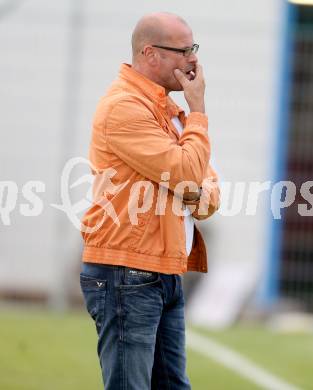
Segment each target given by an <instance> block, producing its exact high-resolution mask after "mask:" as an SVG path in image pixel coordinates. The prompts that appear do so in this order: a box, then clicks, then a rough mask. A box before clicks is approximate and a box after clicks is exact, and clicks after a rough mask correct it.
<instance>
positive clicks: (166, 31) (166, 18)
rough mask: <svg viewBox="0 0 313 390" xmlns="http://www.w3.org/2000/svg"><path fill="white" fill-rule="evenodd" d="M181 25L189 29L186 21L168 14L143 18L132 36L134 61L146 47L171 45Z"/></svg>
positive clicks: (154, 14)
mask: <svg viewBox="0 0 313 390" xmlns="http://www.w3.org/2000/svg"><path fill="white" fill-rule="evenodd" d="M181 25H183V26H184V27H185V28H188V29H189V27H188V24H187V22H186V21H185V20H184V19H182V18H181V17H180V16H178V15H175V14H171V13H167V12H158V13H153V14H148V15H145V16H143V17H142V18H141V19H140V20H139V22H138V23H137V25H136V27H135V29H134V31H133V34H132V50H133V59H134V60H135V59H136V57H137V56H138V55H139V54H140V53H141V51H142V49H143V47H144V46H145V45H151V44H159V45H162V44H165V43H169V42H170V41H171V37H172V35H173V32H174V31H175V30H176V28H177V26H181Z"/></svg>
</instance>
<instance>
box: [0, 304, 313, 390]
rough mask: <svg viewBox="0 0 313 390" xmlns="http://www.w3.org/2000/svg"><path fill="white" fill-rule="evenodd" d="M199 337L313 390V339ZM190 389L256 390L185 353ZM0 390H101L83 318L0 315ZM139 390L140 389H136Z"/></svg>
mask: <svg viewBox="0 0 313 390" xmlns="http://www.w3.org/2000/svg"><path fill="white" fill-rule="evenodd" d="M197 331H198V332H200V333H202V334H203V335H206V336H209V337H211V338H213V339H214V340H216V341H219V342H221V343H223V344H224V345H226V346H229V347H231V348H233V349H235V350H236V351H239V352H241V353H242V354H244V355H245V356H247V357H249V358H250V359H251V360H253V361H254V362H255V363H257V364H258V365H261V366H262V367H264V368H265V369H267V370H269V371H271V372H272V373H274V374H276V375H279V376H280V377H282V378H283V379H285V380H288V381H290V382H291V383H293V384H296V385H298V386H300V387H302V389H305V390H309V389H313V337H312V336H310V335H277V334H272V333H270V332H268V331H266V330H264V329H262V328H246V327H236V328H233V329H230V330H226V331H223V332H213V333H212V332H206V331H204V330H201V329H197ZM188 373H189V377H190V380H191V383H192V385H193V389H195V390H207V389H212V390H257V389H258V387H257V386H255V385H254V384H252V383H251V382H249V381H247V380H245V379H243V378H241V377H239V376H237V375H236V374H235V373H233V372H232V371H230V370H228V369H225V368H224V367H223V366H221V365H219V364H217V363H215V362H213V361H211V360H210V359H208V358H205V357H203V356H202V355H200V354H198V353H197V352H195V351H191V350H188ZM0 389H1V390H52V389H53V390H72V389H73V390H74V389H75V390H86V389H88V390H94V389H102V382H101V373H100V369H99V365H98V360H97V355H96V334H95V329H94V326H93V324H92V322H91V320H90V319H89V317H88V316H87V314H85V313H84V312H83V313H68V314H65V315H58V314H55V313H51V312H44V311H34V310H28V311H25V310H19V311H17V310H14V311H13V310H10V311H9V310H5V311H2V312H0ZM138 390H140V389H138Z"/></svg>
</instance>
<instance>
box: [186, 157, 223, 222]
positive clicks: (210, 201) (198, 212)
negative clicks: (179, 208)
mask: <svg viewBox="0 0 313 390" xmlns="http://www.w3.org/2000/svg"><path fill="white" fill-rule="evenodd" d="M184 203H185V204H186V205H187V206H193V207H194V206H196V209H195V211H194V212H193V213H192V216H193V217H194V218H196V219H198V220H203V219H207V218H209V217H210V216H211V215H212V214H214V213H215V211H216V210H218V209H219V207H220V189H219V186H218V178H217V175H216V172H215V171H214V170H213V168H212V167H211V166H210V165H208V167H207V172H206V177H205V178H204V180H203V182H202V185H201V195H200V198H199V199H196V200H184Z"/></svg>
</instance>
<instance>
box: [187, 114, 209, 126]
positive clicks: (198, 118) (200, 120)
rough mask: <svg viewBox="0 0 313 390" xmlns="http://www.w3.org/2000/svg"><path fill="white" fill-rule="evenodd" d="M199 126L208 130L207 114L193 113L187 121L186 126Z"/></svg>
mask: <svg viewBox="0 0 313 390" xmlns="http://www.w3.org/2000/svg"><path fill="white" fill-rule="evenodd" d="M190 125H197V126H201V127H203V128H204V130H207V129H208V117H207V115H206V114H203V113H202V112H191V113H190V114H189V115H188V116H187V119H186V126H190Z"/></svg>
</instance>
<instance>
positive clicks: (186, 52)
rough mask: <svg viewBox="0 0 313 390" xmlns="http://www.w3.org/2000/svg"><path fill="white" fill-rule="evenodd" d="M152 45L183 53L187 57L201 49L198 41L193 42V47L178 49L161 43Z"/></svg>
mask: <svg viewBox="0 0 313 390" xmlns="http://www.w3.org/2000/svg"><path fill="white" fill-rule="evenodd" d="M152 47H157V48H159V49H165V50H171V51H176V52H178V53H183V54H184V56H185V57H189V56H190V55H191V54H196V53H197V51H198V50H199V45H197V44H196V43H195V44H193V45H192V46H191V47H186V48H185V49H177V48H176V47H168V46H160V45H152Z"/></svg>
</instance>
